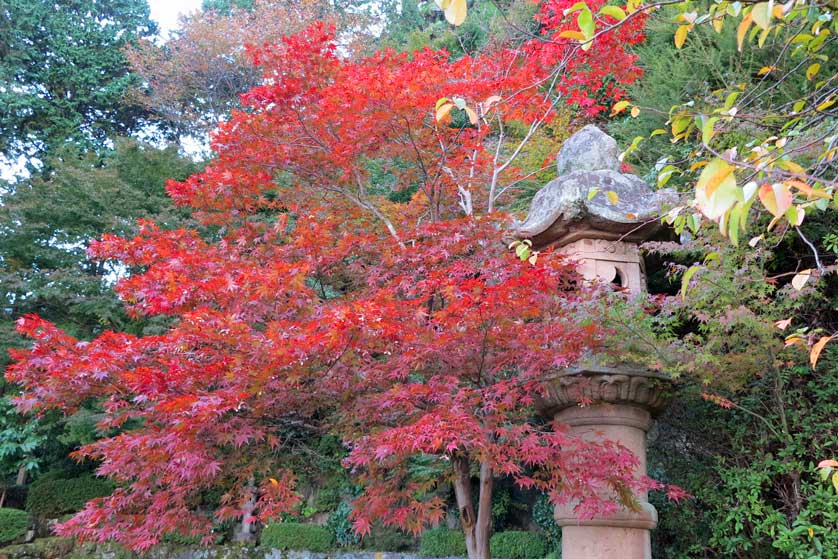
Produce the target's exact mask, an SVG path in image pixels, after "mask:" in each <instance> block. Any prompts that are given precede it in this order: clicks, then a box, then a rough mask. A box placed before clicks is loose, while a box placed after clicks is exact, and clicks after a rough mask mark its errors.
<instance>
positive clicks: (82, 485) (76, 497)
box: [26, 476, 114, 518]
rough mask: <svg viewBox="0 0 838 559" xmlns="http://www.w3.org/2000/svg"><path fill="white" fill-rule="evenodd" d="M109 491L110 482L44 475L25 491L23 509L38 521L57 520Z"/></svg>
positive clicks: (91, 478)
mask: <svg viewBox="0 0 838 559" xmlns="http://www.w3.org/2000/svg"><path fill="white" fill-rule="evenodd" d="M113 490H114V486H113V484H112V483H111V482H110V481H107V480H104V479H100V478H96V477H93V476H83V477H78V478H72V479H54V478H52V477H47V476H45V477H42V478H40V479H38V480H36V481H35V482H34V483H32V485H31V487H30V488H29V495H28V496H27V498H26V510H27V511H29V512H30V513H31V514H32V515H33V516H37V517H39V518H58V517H60V516H61V515H64V514H68V513H71V512H76V511H79V510H81V509H83V508H84V505H85V503H87V501H89V500H91V499H95V498H97V497H104V496H106V495H110V494H111V493H112V492H113Z"/></svg>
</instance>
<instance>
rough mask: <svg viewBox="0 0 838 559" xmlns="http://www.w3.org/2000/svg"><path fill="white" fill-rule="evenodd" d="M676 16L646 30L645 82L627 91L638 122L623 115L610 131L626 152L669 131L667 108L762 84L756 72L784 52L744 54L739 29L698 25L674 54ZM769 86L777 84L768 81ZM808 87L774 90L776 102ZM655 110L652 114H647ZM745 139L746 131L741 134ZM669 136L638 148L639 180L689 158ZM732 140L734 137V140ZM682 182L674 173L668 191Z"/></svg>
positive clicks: (634, 159) (772, 48)
mask: <svg viewBox="0 0 838 559" xmlns="http://www.w3.org/2000/svg"><path fill="white" fill-rule="evenodd" d="M675 16H676V14H675V13H672V12H668V11H665V10H662V11H660V12H659V13H657V14H656V15H654V16H653V17H652V18H651V19H650V21H649V23H648V25H647V30H646V41H645V42H644V43H643V44H642V45H639V46H637V47H636V48H635V52H636V54H638V55H639V57H640V59H639V64H640V66H641V67H643V70H644V75H643V78H642V79H640V80H638V81H637V82H636V83H634V84H633V85H631V86H630V87H629V88H628V96H629V98H630V99H631V100H632V103H634V104H636V105H637V106H639V107H640V108H641V112H640V115H639V116H638V117H637V118H631V117H629V116H628V111H626V113H624V115H625V116H624V118H622V119H620V120H619V121H616V122H614V123H613V124H612V125H611V126H610V127H609V133H610V134H611V135H613V136H614V137H615V138H616V139H617V142H618V143H619V145H620V146H621V147H623V148H625V147H627V146H628V145H629V144H630V143H631V142H632V139H633V138H634V137H635V136H645V137H647V138H648V137H649V135H650V134H651V132H652V131H653V130H655V129H658V128H664V129H668V126H667V125H666V121H667V119H668V118H669V115H668V112H669V108H670V107H672V106H673V105H679V104H681V103H684V102H687V101H690V100H693V101H695V102H696V103H698V106H701V104H702V103H703V102H705V101H706V100H707V99H708V98H709V96H710V93H711V92H712V91H714V90H716V89H720V88H723V87H725V86H726V85H730V84H745V83H752V82H756V81H758V80H761V76H758V74H757V73H758V71H759V69H760V68H762V67H763V66H770V65H772V64H774V63H775V61H776V58H777V55H778V54H779V52H780V50H781V49H782V41H777V42H776V44H772V42H771V41H769V42H768V43H767V44H766V45H765V48H762V49H750V48H749V49H743V51H742V52H739V51H738V49H737V46H736V27H735V26H733V25H726V26H725V28H724V31H723V32H722V33H721V34H717V33H715V32H714V31H713V29H712V28H711V27H710V26H709V25H697V26H696V27H695V29H694V30H693V31H692V32H691V33H690V37H689V40H688V41H687V42H686V44H685V45H684V47H683V48H682V49H676V48H675V45H674V42H673V33H674V30H675V29H676V26H674V25H673V24H672V21H674V19H675ZM765 85H766V86H768V85H772V87H775V86H774V84H771V82H770V81H769V82H766V84H765ZM799 87H805V86H804V85H803V84H802V83H801V81H800V80H797V79H792V80H790V81H789V82H787V83H783V84H780V85H779V86H776V89H774V90H773V93H772V97H773V98H776V99H777V100H778V101H781V100H790V99H794V98H796V97H797V96H798V95H800V92H801V91H802V90H800V89H798V88H799ZM649 109H652V110H649ZM742 133H743V134H746V135H747V131H743V132H742ZM669 138H670V136H668V135H666V134H663V135H659V136H656V137H654V138H651V139H648V140H646V141H644V142H642V143H641V144H640V149H638V150H637V151H635V152H633V153H632V154H631V155H630V156H629V157H627V159H626V163H628V164H629V165H631V166H632V167H634V169H635V172H636V173H637V174H639V175H642V176H646V178H648V179H650V180H651V181H654V180H655V177H656V176H657V173H656V172H653V171H654V165H655V162H656V161H658V160H659V159H660V158H661V157H664V156H667V157H669V161H678V160H680V159H682V158H685V157H687V156H688V155H689V153H690V151H691V149H692V148H691V147H689V146H688V145H685V144H684V142H679V143H677V144H672V143H671V142H670V141H669ZM731 139H732V138H731ZM679 180H680V178H679V176H678V175H677V174H676V175H675V176H673V177H672V179H671V180H670V183H669V184H668V185H667V186H675V185H677V184H678V182H679Z"/></svg>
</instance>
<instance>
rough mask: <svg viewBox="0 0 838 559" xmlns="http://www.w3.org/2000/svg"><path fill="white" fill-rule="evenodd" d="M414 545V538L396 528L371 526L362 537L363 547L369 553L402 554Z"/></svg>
mask: <svg viewBox="0 0 838 559" xmlns="http://www.w3.org/2000/svg"><path fill="white" fill-rule="evenodd" d="M415 545H416V538H414V537H413V536H411V535H410V534H405V533H404V532H402V531H401V530H398V529H396V528H389V527H386V526H379V525H376V526H373V527H372V529H371V530H370V533H369V534H368V535H366V536H365V537H364V540H363V547H364V549H369V550H370V551H389V552H394V553H395V552H404V551H409V550H411V549H413V548H414V546H415Z"/></svg>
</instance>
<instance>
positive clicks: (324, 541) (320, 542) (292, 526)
mask: <svg viewBox="0 0 838 559" xmlns="http://www.w3.org/2000/svg"><path fill="white" fill-rule="evenodd" d="M261 543H262V547H266V548H268V549H281V550H289V549H293V550H299V551H303V550H306V551H315V552H324V551H331V550H333V549H334V548H335V542H334V540H333V539H332V533H331V532H330V531H329V529H328V528H326V527H325V526H317V525H315V524H299V523H296V522H282V523H279V524H268V525H267V526H265V528H264V530H262V539H261Z"/></svg>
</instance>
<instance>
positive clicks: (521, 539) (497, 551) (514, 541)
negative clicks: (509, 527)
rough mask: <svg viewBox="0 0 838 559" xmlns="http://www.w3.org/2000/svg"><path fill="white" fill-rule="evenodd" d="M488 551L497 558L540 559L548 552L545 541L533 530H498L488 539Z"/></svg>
mask: <svg viewBox="0 0 838 559" xmlns="http://www.w3.org/2000/svg"><path fill="white" fill-rule="evenodd" d="M489 551H490V552H491V554H492V557H497V558H498V559H542V558H543V557H544V556H545V555H546V554H547V552H548V546H547V541H546V540H545V539H544V537H543V536H541V535H539V534H535V533H533V532H522V531H509V532H498V533H497V534H495V535H494V536H492V539H491V540H489Z"/></svg>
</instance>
